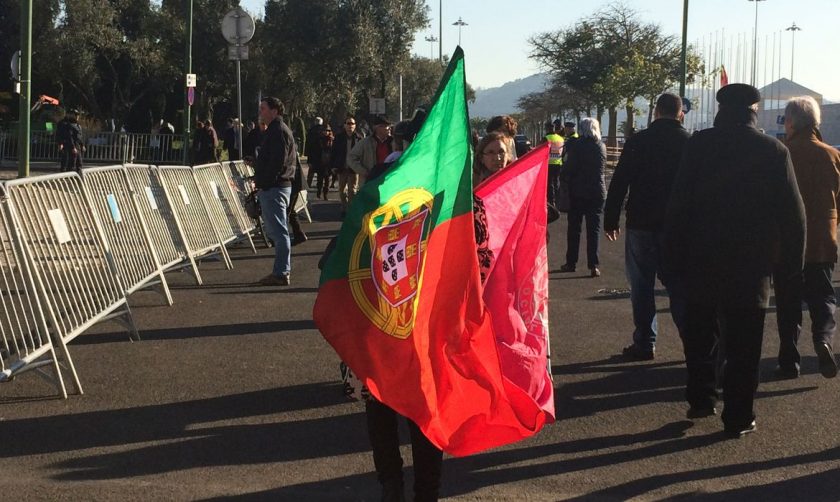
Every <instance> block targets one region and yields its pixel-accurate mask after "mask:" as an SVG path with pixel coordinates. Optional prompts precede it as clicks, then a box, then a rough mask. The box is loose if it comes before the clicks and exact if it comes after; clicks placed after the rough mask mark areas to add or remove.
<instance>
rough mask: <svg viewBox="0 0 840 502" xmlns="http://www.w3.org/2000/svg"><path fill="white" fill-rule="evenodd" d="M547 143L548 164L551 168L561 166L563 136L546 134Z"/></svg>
mask: <svg viewBox="0 0 840 502" xmlns="http://www.w3.org/2000/svg"><path fill="white" fill-rule="evenodd" d="M545 140H546V141H548V164H549V165H551V166H562V165H563V143H564V141H565V140H564V139H563V136H560V135H559V134H556V133H551V134H546V136H545Z"/></svg>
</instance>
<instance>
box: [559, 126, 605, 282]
mask: <svg viewBox="0 0 840 502" xmlns="http://www.w3.org/2000/svg"><path fill="white" fill-rule="evenodd" d="M567 148H568V152H567V157H566V161H565V163H564V164H563V172H564V176H566V177H567V179H568V182H569V199H570V202H571V204H570V209H569V226H568V230H567V244H568V247H567V248H566V264H565V265H563V266H562V267H560V271H561V272H574V271H575V267H576V266H577V261H578V252H579V249H580V233H581V229H582V223H583V219H584V218H586V261H587V268H589V271H590V275H591V276H592V277H600V276H601V270H600V268H598V266H599V264H600V262H599V260H598V246H599V243H600V242H599V241H600V236H601V214H602V213H603V212H604V201H605V200H606V198H607V189H606V184H605V183H604V168H605V167H606V165H607V149H606V147H605V146H604V143H602V142H601V126H600V124H599V123H598V121H597V120H595V119H593V118H585V119H583V120H581V122H580V138H579V139H577V140H575V141H571V142H569V143H568V146H567Z"/></svg>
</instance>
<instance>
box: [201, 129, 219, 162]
mask: <svg viewBox="0 0 840 502" xmlns="http://www.w3.org/2000/svg"><path fill="white" fill-rule="evenodd" d="M204 127H205V129H207V134H208V136H209V137H210V145H211V146H212V154H211V156H210V160H208V162H218V161H219V135H218V133H216V128H215V127H213V122H212V121H210V120H209V119H208V120H205V121H204Z"/></svg>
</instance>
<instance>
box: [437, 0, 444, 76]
mask: <svg viewBox="0 0 840 502" xmlns="http://www.w3.org/2000/svg"><path fill="white" fill-rule="evenodd" d="M438 40H440V45H438V50H439V51H440V54H439V55H438V56H439V58H440V64H443V0H440V2H439V4H438Z"/></svg>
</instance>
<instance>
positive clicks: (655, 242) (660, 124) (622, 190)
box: [604, 93, 690, 360]
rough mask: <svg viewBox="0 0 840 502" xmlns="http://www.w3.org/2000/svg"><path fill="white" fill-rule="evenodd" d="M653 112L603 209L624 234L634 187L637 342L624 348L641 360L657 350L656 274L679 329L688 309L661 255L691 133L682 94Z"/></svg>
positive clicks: (615, 230)
mask: <svg viewBox="0 0 840 502" xmlns="http://www.w3.org/2000/svg"><path fill="white" fill-rule="evenodd" d="M653 113H654V117H655V119H656V120H654V121H653V123H652V124H651V125H650V127H649V128H648V129H646V130H644V131H642V132H639V133H637V134H636V135H634V136H633V137H632V138H630V139H628V140H627V143H625V145H624V150H623V151H622V152H621V158H620V159H619V160H618V166H616V168H615V174H613V178H612V182H610V190H609V192H608V193H607V204H606V207H605V209H604V230H605V231H606V234H607V238H608V239H609V240H611V241H615V240H617V239H618V236H619V234H620V230H619V217H620V215H621V206H622V204H624V197H625V195H627V191H628V189H629V191H630V196H629V197H628V199H627V217H626V219H627V237H626V238H625V241H624V270H625V273H626V274H627V281H628V282H629V283H630V301H631V303H632V304H633V324H634V326H635V328H634V329H633V344H632V345H629V346H628V347H625V348H624V350H623V354H624V356H625V357H627V358H630V359H637V360H650V359H653V357H654V353H655V351H656V334H657V327H658V326H657V321H656V300H655V299H654V288H655V286H656V276H657V275H659V279H660V280H661V281H662V283H663V284H665V286H666V287H667V288H668V293H669V296H670V297H671V316H672V317H673V319H674V323H675V324H676V325H677V328H678V329H681V328H682V317H683V311H684V309H685V307H684V305H685V303H684V301H682V295H681V294H680V293H679V291H678V289H679V288H678V287H677V286H676V285H675V284H673V282H672V281H668V280H667V278H666V277H664V275H663V271H662V267H661V258H662V246H663V244H664V234H663V232H662V225H663V223H664V221H665V209H666V208H667V206H668V198H669V197H670V195H671V186H672V185H673V184H674V177H675V176H676V173H677V168H678V167H679V164H680V158H681V157H682V152H683V148H685V144H686V142H687V141H688V138H689V136H690V135H689V134H688V131H686V130H685V128H683V126H682V124H681V123H680V121H681V120H682V117H683V112H682V99H680V97H679V96H677V95H675V94H669V93H666V94H663V95H661V96H659V99H657V100H656V108H654V112H653Z"/></svg>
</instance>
